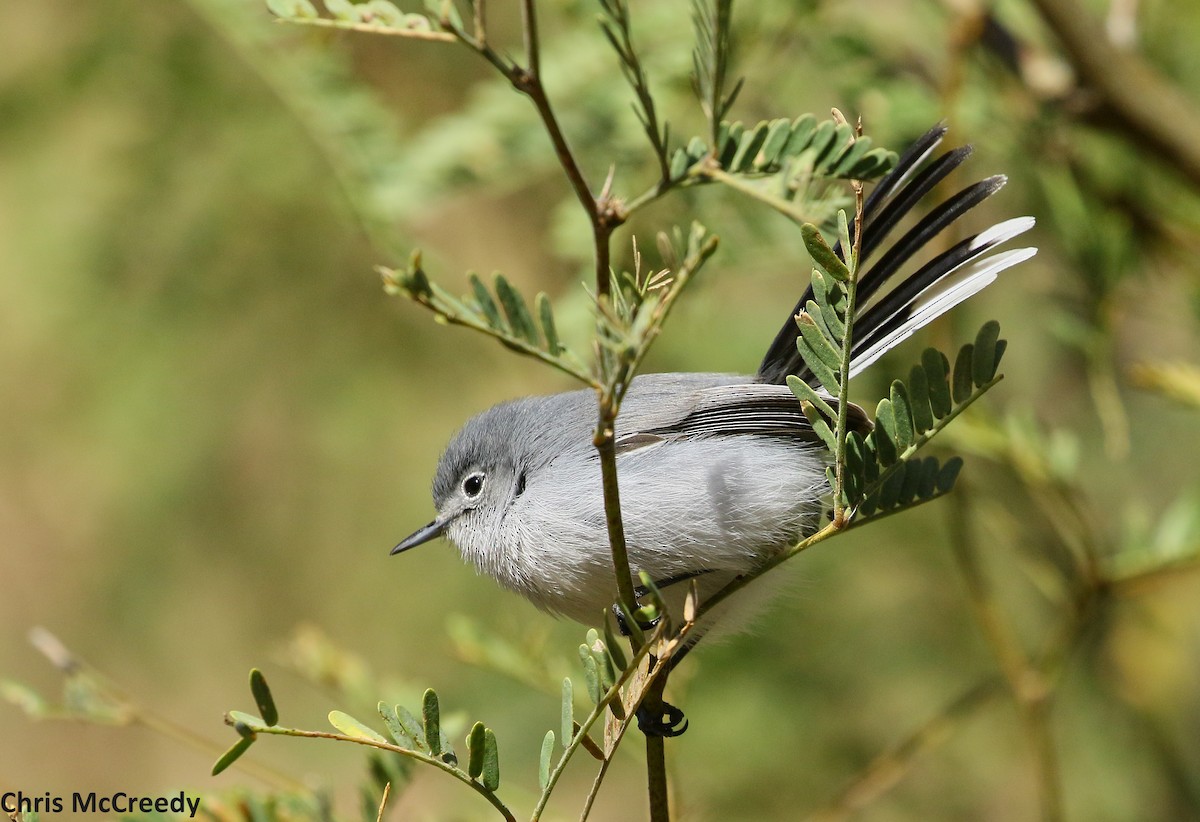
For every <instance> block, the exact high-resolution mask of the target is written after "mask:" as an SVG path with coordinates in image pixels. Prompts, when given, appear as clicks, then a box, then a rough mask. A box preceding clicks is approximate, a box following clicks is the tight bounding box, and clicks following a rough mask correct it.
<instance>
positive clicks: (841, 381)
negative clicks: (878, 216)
mask: <svg viewBox="0 0 1200 822" xmlns="http://www.w3.org/2000/svg"><path fill="white" fill-rule="evenodd" d="M859 131H860V132H861V131H862V124H861V123H860V124H859ZM859 136H862V135H861V133H860V135H859ZM851 185H852V186H853V187H854V245H853V247H852V248H851V249H850V259H849V260H847V261H846V262H847V263H848V268H849V269H850V275H849V278H848V280H847V282H846V330H845V333H844V335H843V336H842V352H841V354H842V357H841V360H842V361H841V368H840V370H839V373H838V409H837V451H836V453H835V454H834V488H833V521H834V522H835V523H837V524H838V526H840V527H845V526H846V525H848V524H849V516H850V513H849V512H847V510H846V505H845V501H844V497H845V492H846V436H847V433H848V431H847V429H848V427H849V426H848V423H847V421H848V418H849V412H850V362H851V360H853V359H854V319H855V316H854V314H855V303H856V297H857V295H858V268H859V262H860V260H861V257H862V236H863V184H862V181H861V180H854V181H853V183H851ZM838 221H839V223H840V222H841V221H842V218H841V217H839V218H838Z"/></svg>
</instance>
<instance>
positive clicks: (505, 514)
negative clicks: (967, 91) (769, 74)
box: [392, 126, 1036, 636]
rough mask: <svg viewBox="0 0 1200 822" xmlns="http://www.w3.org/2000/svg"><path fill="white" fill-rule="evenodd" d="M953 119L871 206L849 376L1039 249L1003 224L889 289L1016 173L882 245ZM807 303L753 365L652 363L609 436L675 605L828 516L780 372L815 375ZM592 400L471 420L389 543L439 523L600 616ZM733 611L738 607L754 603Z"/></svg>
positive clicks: (637, 562)
mask: <svg viewBox="0 0 1200 822" xmlns="http://www.w3.org/2000/svg"><path fill="white" fill-rule="evenodd" d="M945 131H946V129H945V127H944V126H937V127H935V128H933V129H931V130H930V131H929V132H927V133H926V134H925V135H924V136H923V137H921V138H920V139H919V140H918V141H917V142H916V143H915V144H914V145H913V146H912V147H911V148H910V149H909V150H908V151H907V152H905V153H904V155H903V156H902V157H901V158H900V160H899V161H898V163H897V165H896V168H895V169H894V170H893V171H892V172H891V173H889V174H888V175H887V176H886V177H884V178H883V179H882V180H880V182H879V183H878V184H877V185H876V186H875V188H874V189H873V190H872V192H871V194H870V195H869V197H868V198H867V200H866V202H865V204H864V228H863V238H862V257H863V261H864V266H865V265H866V263H867V262H869V261H871V260H872V259H874V262H873V263H871V264H870V266H869V267H864V268H863V274H862V275H861V276H860V278H859V286H858V305H860V306H862V309H861V310H860V311H859V313H858V316H857V319H856V323H855V328H854V337H855V340H854V351H853V360H852V367H851V376H853V375H854V374H857V373H858V372H860V371H861V370H862V369H863V368H865V367H867V366H868V365H870V364H871V363H872V362H874V361H875V360H876V359H878V358H879V357H880V356H881V355H883V354H884V353H885V352H886V351H888V350H890V349H891V348H892V347H893V346H895V345H897V344H898V343H900V342H901V341H903V340H904V339H906V338H907V337H909V336H910V335H911V334H912V333H913V332H914V331H915V330H917V329H918V328H920V327H921V326H923V325H925V324H926V323H928V322H930V321H931V320H933V319H935V318H936V317H938V316H940V315H941V314H943V313H944V312H946V311H948V310H949V309H951V308H953V307H954V306H955V305H957V304H958V303H960V302H962V301H963V300H965V299H967V298H968V297H970V296H971V295H973V294H975V293H976V292H978V291H980V290H981V289H983V288H984V287H986V286H987V285H989V284H990V283H991V282H993V281H994V280H995V278H996V276H997V275H998V274H999V273H1000V272H1001V271H1003V270H1004V269H1006V268H1009V267H1010V266H1013V265H1015V264H1017V263H1019V262H1021V261H1022V260H1026V259H1028V258H1029V257H1031V256H1033V254H1034V253H1035V251H1036V249H1032V248H1023V249H1016V250H1010V251H1003V252H997V253H992V252H993V251H994V250H995V249H996V248H997V247H998V246H999V245H1000V244H1002V243H1004V242H1006V241H1008V240H1011V239H1012V238H1014V237H1016V236H1018V235H1020V234H1022V233H1024V232H1025V231H1027V230H1029V229H1030V228H1031V227H1032V226H1033V219H1032V218H1028V217H1023V218H1018V219H1013V220H1008V221H1005V222H1002V223H1000V224H998V225H996V226H993V227H992V228H989V229H987V230H986V231H983V232H981V233H979V234H977V235H975V236H973V237H971V238H969V239H966V240H963V241H962V242H960V243H958V244H957V245H955V246H954V247H952V248H950V249H949V250H947V251H945V252H943V253H941V254H938V255H937V256H935V257H934V258H932V259H930V260H928V261H927V262H925V263H924V264H923V265H921V266H920V267H918V268H917V269H916V270H915V271H914V272H913V273H911V274H908V275H907V276H906V277H904V278H902V279H899V278H897V279H899V282H898V283H897V284H895V285H894V286H893V287H892V288H891V289H890V290H888V291H886V292H884V291H881V287H882V286H884V285H885V284H888V283H889V282H890V281H892V280H893V278H894V275H896V274H897V273H898V272H899V271H900V270H901V269H902V268H903V267H905V265H906V264H907V263H909V262H910V261H911V260H912V258H913V257H914V256H915V255H916V254H917V253H918V252H920V251H921V249H922V248H924V247H925V246H926V245H927V244H928V243H929V241H930V240H931V239H932V238H934V237H936V236H937V235H938V234H939V233H940V232H941V231H943V230H944V229H945V228H946V227H947V226H949V225H951V224H952V223H953V222H954V221H956V220H957V219H958V218H959V217H960V216H962V215H963V214H965V213H966V212H967V211H969V210H970V209H971V208H973V207H974V206H976V205H978V204H979V203H980V202H982V201H983V200H985V199H987V198H988V197H990V196H991V195H992V194H994V193H996V192H997V191H998V190H1000V188H1002V187H1003V186H1004V184H1005V178H1004V177H1002V176H996V177H990V178H988V179H986V180H983V181H981V182H978V183H975V184H974V185H971V186H968V187H967V188H965V189H963V190H962V191H960V192H958V193H957V194H955V195H954V196H953V197H950V198H949V199H947V200H946V201H944V202H942V203H941V204H940V205H938V206H937V207H936V208H934V209H933V210H932V211H930V212H929V213H928V214H927V215H926V216H925V217H924V218H923V219H921V220H920V221H919V222H918V223H917V224H916V225H915V227H913V228H912V229H910V230H909V231H907V232H906V233H905V234H904V235H903V236H902V237H900V238H899V239H898V240H897V241H896V242H894V243H893V244H891V245H890V246H888V247H886V248H884V247H883V242H884V240H885V239H886V238H887V236H888V234H889V233H890V232H891V231H892V229H893V228H895V226H896V225H897V223H898V222H899V221H900V220H901V219H902V218H903V217H904V216H905V215H906V214H908V213H909V212H910V211H911V210H912V209H913V207H914V206H915V205H916V204H917V203H918V201H920V200H921V199H922V198H923V197H924V196H925V195H926V194H928V193H929V192H930V191H931V190H932V189H933V188H934V186H936V185H937V184H938V183H939V182H941V181H942V180H943V179H945V178H946V176H947V175H948V174H950V172H951V171H953V170H954V169H955V168H957V167H958V166H959V165H960V164H961V163H962V162H963V161H964V160H965V159H966V158H967V157H968V156H969V155H970V153H971V148H970V147H969V146H967V147H963V148H959V149H955V150H953V151H949V152H947V153H945V154H943V155H942V156H940V157H939V158H937V159H936V160H934V161H932V162H929V163H928V164H927V163H926V161H927V160H928V158H929V157H930V156H931V155H932V154H933V152H934V151H935V150H936V149H937V147H938V146H939V145H940V143H941V141H942V138H943V136H944V134H945ZM834 250H835V252H837V253H839V254H841V253H842V252H841V250H840V248H837V247H835V249H834ZM843 256H844V255H843ZM811 298H812V292H811V288H809V289H808V290H807V291H806V292H805V293H804V295H803V296H802V297H801V298H800V300H799V302H798V303H797V305H796V308H795V309H794V310H793V311H792V312H791V313H790V314H789V315H788V318H787V320H786V321H785V322H784V324H783V327H782V328H781V329H780V331H779V333H778V334H777V335H776V337H775V340H774V341H773V342H772V343H771V345H770V347H769V348H768V349H767V353H766V355H765V356H764V357H763V360H762V363H761V365H759V368H758V372H757V373H756V374H755V375H753V376H736V375H729V374H690V373H689V374H646V375H643V376H639V377H636V378H635V379H634V380H633V381H632V383H631V384H630V387H629V390H628V393H627V395H626V397H625V400H624V403H623V405H622V408H621V413H620V416H619V417H618V419H617V440H616V450H617V474H618V478H619V483H620V491H621V513H622V518H623V521H624V525H625V536H626V542H627V545H628V552H629V561H630V565H631V566H632V569H633V571H634V573H635V574H636V573H637V571H639V570H641V571H645V572H647V573H648V574H649V575H650V577H651V578H652V579H653V580H655V581H656V582H657V583H659V586H660V587H664V586H666V588H665V591H664V593H665V594H667V595H668V596H667V602H668V605H669V606H670V607H671V609H672V612H673V613H676V614H677V613H678V610H677V609H678V607H679V605H680V603H681V601H682V597H683V593H684V590H685V589H686V588H687V586H686V585H677V584H676V583H679V582H682V581H684V580H691V579H695V580H696V581H697V583H698V586H699V591H700V597H701V599H702V600H703V599H704V598H705V597H707V596H711V594H712V593H714V592H715V591H717V590H719V589H720V588H721V587H723V586H724V585H725V584H727V583H728V582H729V581H730V580H732V579H733V578H735V577H737V576H738V575H742V574H746V573H749V572H753V571H754V570H755V569H757V568H759V567H760V566H761V564H762V563H763V562H764V560H766V559H768V558H770V557H771V556H772V555H773V554H776V553H777V552H779V551H781V550H784V549H786V548H787V547H789V546H791V545H794V544H795V543H796V542H797V541H799V540H800V539H802V538H803V537H805V536H806V535H808V534H810V533H812V532H813V531H814V530H815V529H816V527H817V526H818V523H819V518H820V514H821V511H822V506H823V500H824V499H825V498H826V497H827V496H828V494H829V487H828V483H827V481H826V479H825V468H826V466H827V464H828V463H829V453H828V451H827V450H826V449H825V447H824V446H823V445H822V443H821V441H820V440H819V439H818V438H817V436H816V435H815V434H814V433H813V430H812V426H811V425H810V424H809V422H808V420H807V419H806V418H805V416H804V414H803V412H802V411H801V409H800V404H799V403H798V402H797V400H796V398H795V397H794V396H793V395H792V392H791V391H790V390H789V389H788V388H787V386H786V383H785V378H786V377H787V375H788V374H795V375H797V376H798V377H799V378H800V379H802V380H805V381H808V382H809V383H810V384H814V385H815V380H814V378H813V375H812V374H811V373H810V372H809V371H808V369H807V367H806V366H805V364H804V362H803V360H802V358H801V357H800V355H799V353H798V351H797V348H796V336H797V329H796V324H795V322H794V315H795V314H796V313H798V312H799V311H800V310H801V309H802V308H803V306H804V305H805V303H806V302H807V301H808V300H809V299H811ZM848 411H849V419H850V421H851V424H852V425H853V426H854V427H855V428H857V429H858V430H860V431H863V432H864V433H865V432H866V431H868V430H870V423H869V422H868V420H867V417H866V415H865V414H864V413H863V411H862V409H861V408H859V407H858V406H851V407H850V408H849V409H848ZM596 413H597V412H596V395H595V392H594V391H592V390H591V389H583V390H579V391H570V392H567V393H562V394H554V395H551V396H543V397H526V398H523V399H518V400H513V401H511V402H505V403H502V404H500V405H497V406H495V407H493V408H490V409H488V410H487V411H484V412H483V413H481V414H479V415H478V416H476V417H474V418H473V419H471V420H470V421H469V422H467V424H466V425H465V426H463V428H462V430H461V431H459V432H458V434H456V435H455V437H454V439H453V440H451V442H450V444H449V446H447V448H446V451H445V453H444V454H443V455H442V457H441V460H440V461H439V462H438V466H437V473H436V476H435V478H434V481H433V502H434V506H435V507H436V509H437V516H436V518H435V519H434V520H433V522H431V523H429V524H428V525H426V526H425V527H423V528H421V529H420V530H418V531H417V532H415V533H414V534H412V535H411V536H409V537H407V538H406V539H404V540H403V541H402V542H401V543H400V544H399V545H397V546H396V547H395V548H394V549H393V550H392V553H393V554H396V553H400V552H401V551H406V550H408V549H409V548H413V547H415V546H417V545H420V544H422V543H424V542H428V541H429V540H432V539H433V538H435V537H437V536H440V535H445V536H447V537H448V538H449V539H450V541H451V542H453V543H454V544H455V545H456V546H458V549H459V551H460V552H461V553H462V556H463V559H464V560H467V561H469V562H471V563H473V564H474V565H475V567H476V568H477V569H478V570H479V572H481V573H484V574H487V575H488V576H490V577H492V578H493V579H495V580H496V581H497V582H499V583H500V584H501V585H502V586H503V587H505V588H508V589H509V590H512V591H516V592H517V593H519V594H522V595H523V596H525V597H526V598H528V599H529V600H530V601H531V602H533V603H534V604H535V605H537V606H538V607H539V608H541V609H543V610H545V611H548V612H550V613H553V614H559V615H563V616H567V617H570V618H572V619H575V620H578V621H580V622H583V623H585V624H596V623H597V622H598V621H599V620H600V619H601V617H602V615H603V613H604V611H605V610H606V609H608V608H609V607H611V606H612V604H613V602H614V600H615V599H616V597H617V594H616V583H615V581H614V577H613V567H612V559H611V554H610V549H609V542H608V532H607V528H606V524H605V523H606V519H605V512H604V499H603V494H602V491H601V478H600V463H599V460H598V457H597V455H596V450H595V448H594V446H593V444H592V435H593V429H594V426H595V421H596ZM769 576H772V575H768V577H769ZM761 582H762V581H760V582H759V583H756V585H755V586H754V587H755V588H756V589H759V593H760V594H761V593H764V591H763V590H762V589H763V588H764V586H762V585H761ZM765 587H767V588H769V587H770V586H769V585H768V586H765ZM749 599H750V598H747V597H745V596H739V597H734V598H731V600H729V601H727V602H730V601H732V602H738V601H739V600H746V601H747V602H748V601H749ZM753 599H756V600H757V599H761V596H759V597H754V598H753ZM735 607H736V610H737V611H738V612H741V616H745V615H746V614H748V613H749V611H750V610H751V609H750V608H749V607H746V606H735ZM723 609H724V610H726V613H724V615H723V616H722V615H721V611H722V610H723ZM713 618H714V619H719V620H720V622H721V624H722V626H723V628H730V627H736V625H738V624H740V622H741V620H740V619H739V617H738V616H737V615H735V613H732V612H728V610H727V606H726V604H725V603H723V606H722V608H720V609H716V611H715V612H714V615H713ZM698 635H699V634H698V633H697V634H696V636H698Z"/></svg>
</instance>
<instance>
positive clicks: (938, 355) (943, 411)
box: [921, 348, 954, 420]
mask: <svg viewBox="0 0 1200 822" xmlns="http://www.w3.org/2000/svg"><path fill="white" fill-rule="evenodd" d="M921 367H922V368H924V369H925V376H926V377H927V378H928V381H929V405H930V408H931V409H932V411H933V416H934V417H936V418H937V419H939V420H940V419H941V418H942V417H944V416H946V415H947V414H949V413H950V410H951V409H952V408H953V407H954V403H953V401H952V400H951V398H950V383H949V382H947V379H946V377H947V375H948V373H949V370H950V364H949V363H948V362H947V361H946V355H945V354H943V353H942V352H941V351H938V350H937V349H936V348H926V349H925V351H924V353H922V354H921Z"/></svg>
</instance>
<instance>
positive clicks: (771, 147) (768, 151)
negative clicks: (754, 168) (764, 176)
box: [759, 118, 792, 169]
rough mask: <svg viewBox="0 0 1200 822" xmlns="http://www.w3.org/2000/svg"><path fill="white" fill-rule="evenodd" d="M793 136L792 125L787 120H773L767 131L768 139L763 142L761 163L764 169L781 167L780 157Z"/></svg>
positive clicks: (760, 152)
mask: <svg viewBox="0 0 1200 822" xmlns="http://www.w3.org/2000/svg"><path fill="white" fill-rule="evenodd" d="M791 135H792V124H791V122H789V121H788V120H787V119H786V118H780V119H778V120H772V121H771V124H770V126H769V127H768V129H767V138H766V140H764V141H763V145H762V148H761V149H760V150H759V154H760V155H761V156H762V161H761V162H760V163H759V165H760V167H762V168H764V169H765V168H776V167H778V165H779V155H780V154H781V153H782V152H783V149H784V148H785V147H786V146H787V144H788V139H789V138H790V137H791Z"/></svg>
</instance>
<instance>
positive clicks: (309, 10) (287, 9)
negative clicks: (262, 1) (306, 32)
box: [267, 0, 320, 20]
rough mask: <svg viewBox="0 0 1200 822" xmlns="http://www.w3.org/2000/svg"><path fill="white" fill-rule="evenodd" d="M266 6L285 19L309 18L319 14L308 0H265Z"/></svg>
mask: <svg viewBox="0 0 1200 822" xmlns="http://www.w3.org/2000/svg"><path fill="white" fill-rule="evenodd" d="M267 8H268V9H270V10H271V13H272V14H274V15H276V16H278V17H282V18H283V19H285V20H306V19H307V20H311V19H312V18H314V17H319V16H320V15H319V14H318V13H317V8H316V6H314V5H313V4H312V3H311V2H309V0H267Z"/></svg>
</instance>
